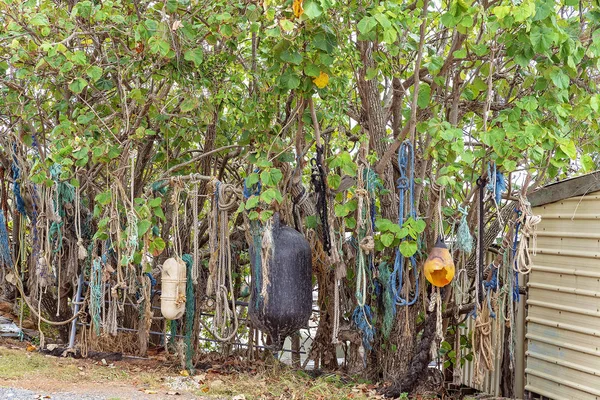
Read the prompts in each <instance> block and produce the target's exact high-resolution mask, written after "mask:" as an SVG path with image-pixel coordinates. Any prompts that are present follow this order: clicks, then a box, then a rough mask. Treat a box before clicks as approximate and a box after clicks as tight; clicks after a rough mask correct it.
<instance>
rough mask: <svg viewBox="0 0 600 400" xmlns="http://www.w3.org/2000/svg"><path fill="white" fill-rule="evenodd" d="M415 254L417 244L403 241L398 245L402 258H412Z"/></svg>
mask: <svg viewBox="0 0 600 400" xmlns="http://www.w3.org/2000/svg"><path fill="white" fill-rule="evenodd" d="M416 252H417V242H415V241H412V240H405V241H403V242H402V243H400V253H402V255H403V256H404V257H411V256H414V255H415V253H416Z"/></svg>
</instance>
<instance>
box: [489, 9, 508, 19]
mask: <svg viewBox="0 0 600 400" xmlns="http://www.w3.org/2000/svg"><path fill="white" fill-rule="evenodd" d="M492 13H494V15H496V17H498V19H499V20H502V19H504V18H505V17H506V16H507V15H508V14H509V13H510V6H497V7H494V8H493V9H492Z"/></svg>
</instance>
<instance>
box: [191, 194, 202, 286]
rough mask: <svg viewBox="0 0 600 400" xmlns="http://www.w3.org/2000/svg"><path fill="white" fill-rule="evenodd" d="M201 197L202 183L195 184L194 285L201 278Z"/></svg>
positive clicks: (193, 200) (193, 212)
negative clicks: (199, 199)
mask: <svg viewBox="0 0 600 400" xmlns="http://www.w3.org/2000/svg"><path fill="white" fill-rule="evenodd" d="M199 197H200V183H199V182H195V183H194V190H193V192H192V219H193V221H192V223H193V224H194V228H193V233H192V235H193V238H192V241H193V243H192V247H193V252H194V266H193V268H192V282H194V285H197V284H198V278H199V277H200V244H199V239H200V232H199V231H198V226H199V224H200V220H199V219H198V206H199V205H198V198H199Z"/></svg>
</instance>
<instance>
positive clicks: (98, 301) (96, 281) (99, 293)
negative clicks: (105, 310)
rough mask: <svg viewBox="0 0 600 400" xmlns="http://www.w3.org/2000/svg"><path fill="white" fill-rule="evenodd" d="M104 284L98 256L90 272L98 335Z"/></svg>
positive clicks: (91, 300) (93, 310)
mask: <svg viewBox="0 0 600 400" xmlns="http://www.w3.org/2000/svg"><path fill="white" fill-rule="evenodd" d="M102 286H103V283H102V265H101V264H100V259H99V258H96V259H94V261H93V263H92V270H91V273H90V291H91V296H90V314H91V317H92V326H93V328H94V332H95V333H96V336H100V328H101V326H102V321H101V318H102V316H101V310H102V307H103V304H102V303H103V302H104V296H103V290H102Z"/></svg>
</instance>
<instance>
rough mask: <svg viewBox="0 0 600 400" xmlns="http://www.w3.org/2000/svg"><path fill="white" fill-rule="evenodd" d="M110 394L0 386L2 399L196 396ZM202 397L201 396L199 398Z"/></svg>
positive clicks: (104, 399)
mask: <svg viewBox="0 0 600 400" xmlns="http://www.w3.org/2000/svg"><path fill="white" fill-rule="evenodd" d="M109 393H110V394H102V393H96V394H94V393H81V392H48V391H44V390H35V391H34V390H27V389H18V388H7V387H0V399H2V400H44V399H49V400H146V399H149V400H158V399H161V400H162V399H173V400H176V399H177V400H183V399H190V398H195V397H193V396H191V395H188V394H182V395H168V394H166V393H165V392H162V393H161V392H158V393H156V394H145V393H144V392H138V393H131V392H129V393H125V394H119V393H118V392H117V393H114V391H112V390H111V391H109ZM198 399H200V398H198Z"/></svg>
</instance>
